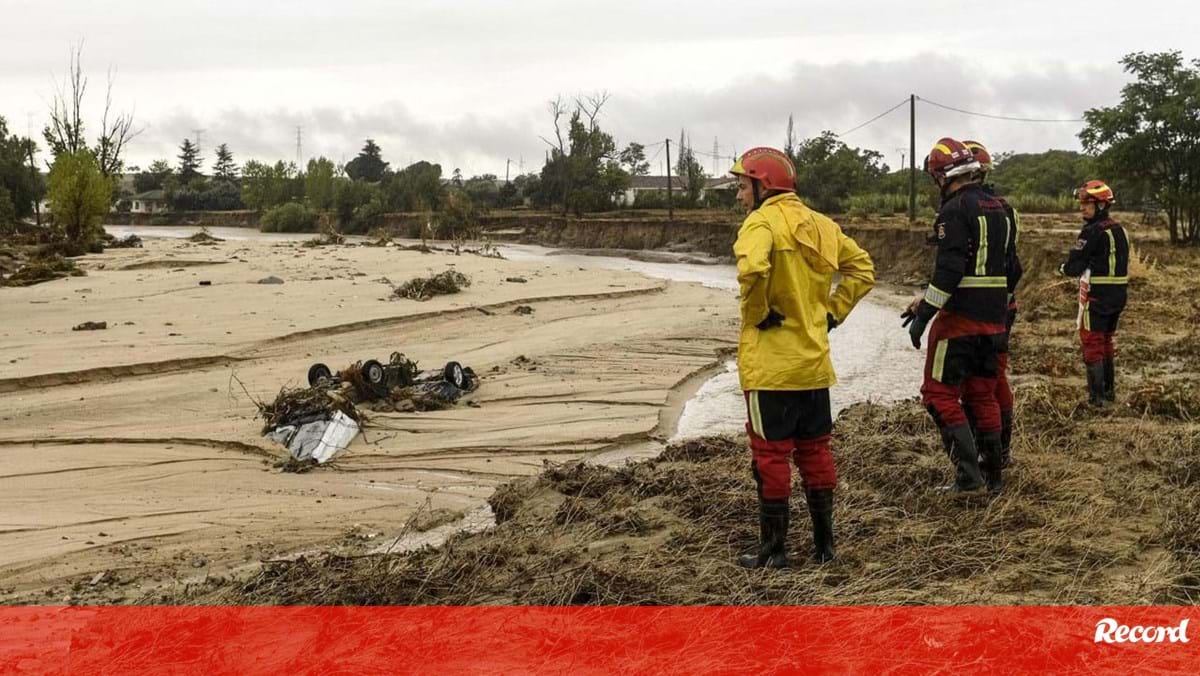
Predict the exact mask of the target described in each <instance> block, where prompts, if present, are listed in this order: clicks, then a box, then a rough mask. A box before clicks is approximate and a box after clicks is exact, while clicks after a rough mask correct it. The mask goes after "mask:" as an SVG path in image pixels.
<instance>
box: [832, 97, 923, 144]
mask: <svg viewBox="0 0 1200 676" xmlns="http://www.w3.org/2000/svg"><path fill="white" fill-rule="evenodd" d="M906 103H908V99H904V100H902V101H901V102H900V103H897V104H896V105H894V106H892V107H891V108H888V109H887V110H885V111H883V112H882V113H880V114H878V115H876V116H875V117H872V118H871V119H869V120H867V121H866V122H863V123H862V124H860V125H858V126H857V127H851V128H850V129H847V130H846V131H844V132H841V133H839V134H837V136H845V135H847V134H853V133H854V132H856V131H858V130H859V129H862V128H863V127H865V126H867V125H869V124H871V123H873V122H877V121H878V120H880V119H881V118H883V117H885V116H886V115H887V114H888V113H891V112H892V111H894V110H896V109H897V108H899V107H900V106H902V105H904V104H906Z"/></svg>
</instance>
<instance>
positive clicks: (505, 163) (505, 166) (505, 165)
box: [504, 159, 512, 184]
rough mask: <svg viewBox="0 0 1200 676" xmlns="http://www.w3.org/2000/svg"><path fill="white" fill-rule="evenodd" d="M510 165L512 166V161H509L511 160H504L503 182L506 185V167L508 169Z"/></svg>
mask: <svg viewBox="0 0 1200 676" xmlns="http://www.w3.org/2000/svg"><path fill="white" fill-rule="evenodd" d="M510 164H512V160H511V159H506V160H504V182H505V183H506V184H507V183H508V167H509V165H510Z"/></svg>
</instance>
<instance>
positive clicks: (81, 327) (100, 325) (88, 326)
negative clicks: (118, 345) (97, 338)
mask: <svg viewBox="0 0 1200 676" xmlns="http://www.w3.org/2000/svg"><path fill="white" fill-rule="evenodd" d="M107 328H108V322H83V323H82V324H76V325H75V326H72V327H71V330H72V331H103V330H105V329H107Z"/></svg>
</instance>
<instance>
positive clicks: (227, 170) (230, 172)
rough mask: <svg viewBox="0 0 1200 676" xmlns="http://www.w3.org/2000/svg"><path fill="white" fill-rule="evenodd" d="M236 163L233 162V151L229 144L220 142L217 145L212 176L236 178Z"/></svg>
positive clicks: (231, 179) (227, 178)
mask: <svg viewBox="0 0 1200 676" xmlns="http://www.w3.org/2000/svg"><path fill="white" fill-rule="evenodd" d="M237 173H238V169H237V165H236V164H234V162H233V153H232V152H230V150H229V145H228V144H225V143H222V144H221V145H219V146H217V161H216V162H215V163H213V177H214V178H220V179H224V180H226V181H233V180H236V179H237Z"/></svg>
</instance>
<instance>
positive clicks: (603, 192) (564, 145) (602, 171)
mask: <svg viewBox="0 0 1200 676" xmlns="http://www.w3.org/2000/svg"><path fill="white" fill-rule="evenodd" d="M608 98H609V97H608V94H605V93H599V94H595V95H593V96H588V97H583V98H577V99H576V100H575V109H574V111H572V112H571V115H570V118H569V120H568V123H567V134H566V138H565V139H564V138H563V130H562V126H561V122H562V117H563V116H564V115H566V113H567V108H566V106H565V105H564V103H563V101H562V98H561V97H560V98H558V99H555V100H554V101H551V102H550V114H551V116H552V118H553V120H554V135H555V139H556V140H557V142H558V144H557V145H555V144H554V143H551V142H550V141H546V139H542V140H543V141H546V143H549V144H550V145H551V147H552V148H551V151H550V154H549V156H548V157H547V159H546V164H545V166H544V167H542V177H541V182H540V185H539V192H538V194H537V195H536V196H535V201H537V202H542V203H558V204H559V205H560V206H561V207H562V210H563V213H564V214H565V213H566V212H567V211H574V212H575V214H576V215H580V214H582V213H583V212H584V211H599V210H603V209H607V208H609V207H611V206H612V203H613V198H614V197H615V196H616V195H617V194H619V193H620V192H621V191H623V190H624V189H625V188H626V187H628V185H629V174H628V173H627V172H626V171H625V170H624V169H622V168H621V165H620V162H619V160H618V158H617V152H616V142H615V141H614V140H613V137H612V136H611V135H610V134H608V133H606V132H604V131H603V130H602V129H601V128H600V124H599V122H598V121H597V119H598V118H599V116H600V111H601V110H602V109H603V108H604V104H605V103H607V102H608ZM568 144H569V145H568ZM568 148H569V150H568Z"/></svg>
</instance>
